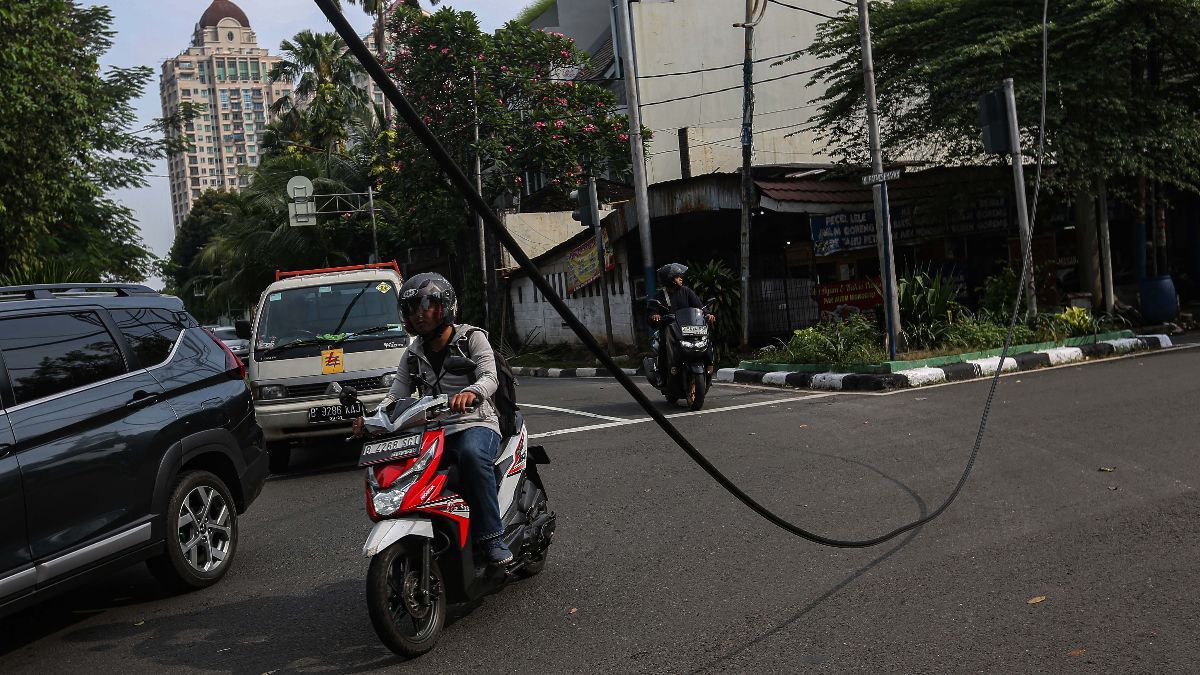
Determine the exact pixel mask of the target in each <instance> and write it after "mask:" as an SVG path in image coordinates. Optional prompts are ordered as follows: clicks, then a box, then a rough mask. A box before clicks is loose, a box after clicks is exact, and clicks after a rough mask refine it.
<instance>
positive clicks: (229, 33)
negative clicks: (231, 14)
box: [225, 31, 233, 42]
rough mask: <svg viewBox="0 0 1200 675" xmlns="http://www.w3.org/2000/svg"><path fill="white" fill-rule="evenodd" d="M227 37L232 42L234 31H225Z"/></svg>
mask: <svg viewBox="0 0 1200 675" xmlns="http://www.w3.org/2000/svg"><path fill="white" fill-rule="evenodd" d="M225 39H226V40H228V41H230V42H233V31H228V32H226V33H225Z"/></svg>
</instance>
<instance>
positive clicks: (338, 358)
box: [321, 349, 346, 375]
mask: <svg viewBox="0 0 1200 675" xmlns="http://www.w3.org/2000/svg"><path fill="white" fill-rule="evenodd" d="M345 370H346V364H345V363H344V362H343V361H342V350H340V349H326V350H323V351H322V352H321V374H322V375H329V374H331V373H341V372H345Z"/></svg>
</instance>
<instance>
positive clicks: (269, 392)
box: [258, 384, 287, 401]
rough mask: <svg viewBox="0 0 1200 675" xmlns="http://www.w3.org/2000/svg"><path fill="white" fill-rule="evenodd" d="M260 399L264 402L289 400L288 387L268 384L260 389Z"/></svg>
mask: <svg viewBox="0 0 1200 675" xmlns="http://www.w3.org/2000/svg"><path fill="white" fill-rule="evenodd" d="M258 398H259V399H261V400H263V401H270V400H272V399H279V398H287V387H285V386H283V385H282V384H267V385H263V386H261V387H259V388H258Z"/></svg>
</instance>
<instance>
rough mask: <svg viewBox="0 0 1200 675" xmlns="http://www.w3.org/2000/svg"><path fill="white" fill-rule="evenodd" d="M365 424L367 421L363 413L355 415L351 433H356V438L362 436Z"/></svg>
mask: <svg viewBox="0 0 1200 675" xmlns="http://www.w3.org/2000/svg"><path fill="white" fill-rule="evenodd" d="M364 424H365V421H364V420H363V417H362V415H359V416H358V417H355V418H354V422H352V423H351V424H350V433H352V434H354V437H355V438H362V435H363V425H364Z"/></svg>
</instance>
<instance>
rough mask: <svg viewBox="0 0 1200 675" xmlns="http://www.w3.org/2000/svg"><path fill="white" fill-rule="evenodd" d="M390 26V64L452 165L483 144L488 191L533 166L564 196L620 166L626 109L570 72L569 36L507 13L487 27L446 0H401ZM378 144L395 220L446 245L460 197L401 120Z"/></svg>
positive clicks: (421, 237) (379, 173) (457, 225)
mask: <svg viewBox="0 0 1200 675" xmlns="http://www.w3.org/2000/svg"><path fill="white" fill-rule="evenodd" d="M388 32H389V34H390V35H392V36H393V38H392V39H393V43H392V48H391V50H390V59H391V60H390V61H389V62H388V64H387V67H386V69H387V70H388V71H389V72H390V73H391V75H392V77H393V78H394V79H395V80H396V81H397V82H398V84H399V85H400V88H401V89H402V90H403V91H404V92H405V93H406V94H407V96H408V98H409V100H410V101H411V102H412V104H413V106H414V107H415V108H416V109H417V111H418V113H420V114H421V115H422V116H423V118H424V120H425V123H426V124H427V125H429V126H430V127H431V128H432V129H433V131H434V132H435V133H436V134H437V135H438V137H439V138H440V139H441V141H442V144H443V145H444V146H445V147H446V148H447V149H448V150H449V151H450V152H451V154H452V155H453V156H454V158H455V159H456V160H457V161H458V162H459V164H460V166H463V167H468V170H469V167H470V166H471V160H472V157H473V154H472V153H474V152H476V151H478V152H479V154H480V157H481V163H482V169H483V174H484V193H485V194H484V196H485V198H487V199H489V200H491V199H495V198H497V197H499V196H501V195H505V194H518V193H520V192H522V191H523V189H524V182H525V181H526V180H527V179H528V177H530V176H532V177H537V178H539V179H540V180H544V183H545V185H546V186H547V187H548V188H549V189H550V190H552V191H555V192H557V193H560V194H561V195H563V196H565V194H566V192H567V191H569V190H570V189H571V187H572V186H573V184H575V183H577V182H578V181H579V180H580V179H581V178H582V176H583V175H584V174H585V173H587V172H594V173H596V174H602V173H603V172H605V171H612V172H613V173H614V174H617V175H620V174H621V173H622V172H624V171H626V170H627V169H628V166H629V153H628V149H627V145H626V141H627V140H628V138H627V137H626V136H625V134H624V130H625V128H626V127H627V122H626V120H625V117H624V116H623V115H616V114H614V112H613V110H614V108H615V104H616V99H615V97H614V96H613V95H612V93H611V92H609V91H607V90H606V89H603V88H601V87H598V86H595V85H593V84H590V83H579V82H575V81H573V80H572V79H571V77H572V76H573V75H574V74H576V73H578V72H580V71H581V70H582V69H583V68H585V67H586V65H587V63H588V56H587V54H586V53H584V52H582V51H580V50H579V49H577V48H576V47H575V45H574V44H573V43H572V42H571V40H570V38H567V37H565V36H563V35H561V34H552V33H545V32H542V31H537V30H532V29H529V28H527V27H525V26H522V25H518V24H515V23H509V24H508V25H506V26H504V27H503V28H502V29H500V30H499V31H497V32H496V33H495V35H487V34H485V33H483V32H481V31H480V30H479V25H478V22H477V20H476V18H475V15H474V14H472V13H470V12H457V11H454V10H452V9H449V8H443V9H440V10H438V11H437V12H435V13H433V14H430V15H426V14H424V13H422V12H420V11H418V10H415V9H411V8H407V7H400V8H397V9H396V10H395V11H394V12H393V14H392V18H391V24H390V26H389V31H388ZM476 123H478V125H479V137H480V141H479V143H478V145H477V146H476V144H475V143H474V140H473V134H474V127H475V125H476ZM376 151H377V153H378V159H377V165H376V166H375V167H374V168H373V170H372V171H373V175H374V176H375V177H376V179H377V185H378V187H379V189H380V191H381V192H382V193H383V194H385V195H386V196H387V197H388V199H389V200H390V201H391V203H392V205H393V206H395V207H396V209H397V210H398V217H399V219H400V221H399V222H398V223H395V225H398V226H399V227H400V228H401V230H402V231H403V232H404V234H405V236H406V237H407V238H408V239H410V240H414V241H421V242H426V243H439V242H440V243H444V244H447V245H449V246H451V247H454V246H455V245H456V244H457V243H458V240H459V237H460V234H461V233H462V232H463V230H464V227H465V226H466V225H467V223H468V222H469V220H468V218H467V209H466V205H465V204H464V203H463V201H462V199H461V197H460V196H459V195H458V194H457V193H455V192H454V191H453V190H451V189H449V187H448V186H447V185H446V183H445V181H444V179H443V178H442V176H441V172H440V170H439V169H438V167H437V165H436V164H435V163H434V161H433V159H432V158H431V157H429V156H428V153H426V152H425V151H424V149H423V146H421V144H420V143H419V141H418V140H417V139H416V137H415V136H414V135H413V134H412V133H411V132H410V131H409V130H408V128H407V127H406V126H403V125H397V126H396V128H395V129H393V130H392V131H389V132H388V133H387V134H384V135H382V136H380V137H379V138H378V139H377V144H376Z"/></svg>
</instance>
